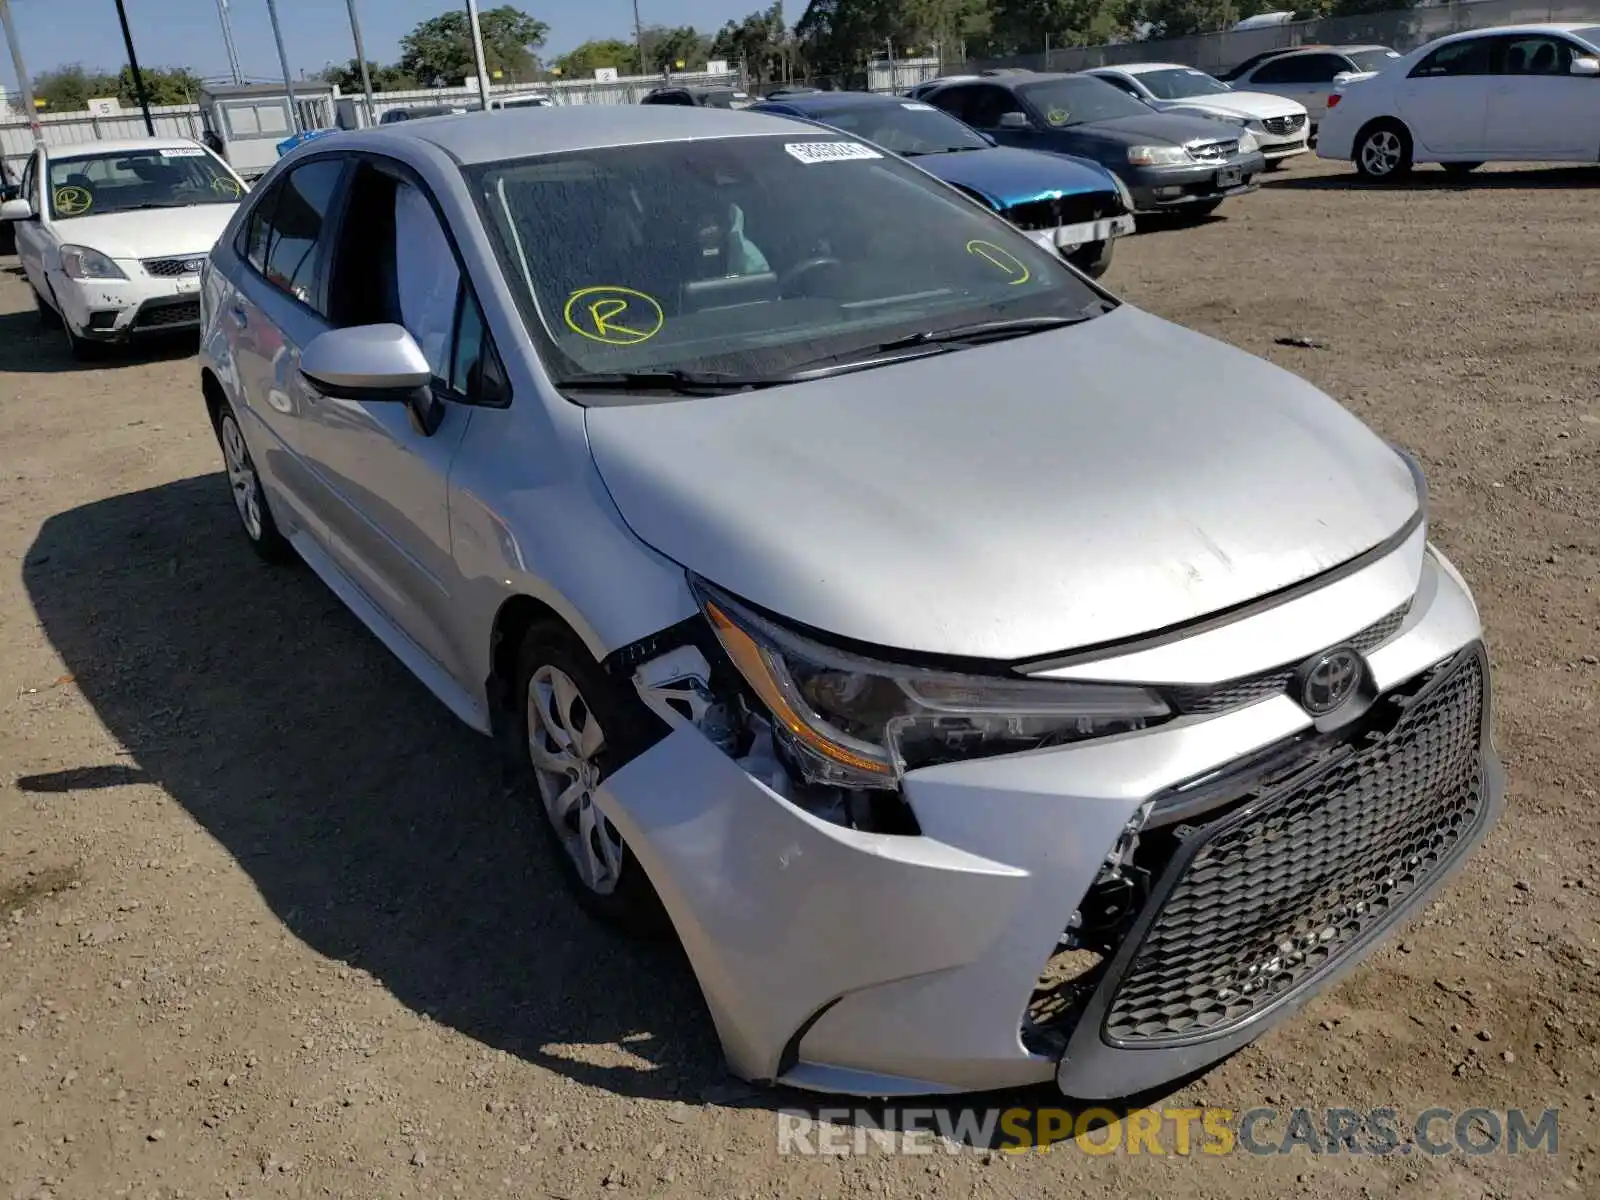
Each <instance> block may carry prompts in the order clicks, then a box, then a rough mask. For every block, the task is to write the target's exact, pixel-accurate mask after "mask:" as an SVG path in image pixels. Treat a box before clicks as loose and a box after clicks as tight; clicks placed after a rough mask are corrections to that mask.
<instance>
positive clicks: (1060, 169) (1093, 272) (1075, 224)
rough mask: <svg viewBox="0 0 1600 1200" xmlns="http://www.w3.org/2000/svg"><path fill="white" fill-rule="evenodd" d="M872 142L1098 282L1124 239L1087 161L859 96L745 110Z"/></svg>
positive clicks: (1118, 199)
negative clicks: (1003, 141)
mask: <svg viewBox="0 0 1600 1200" xmlns="http://www.w3.org/2000/svg"><path fill="white" fill-rule="evenodd" d="M750 111H751V112H768V113H779V114H783V115H785V116H791V117H800V118H803V119H805V120H808V121H812V122H815V123H817V124H821V125H829V126H832V127H833V128H835V129H842V130H844V131H845V132H847V133H852V134H854V135H855V136H857V137H860V138H865V139H866V140H867V141H869V142H874V143H876V144H877V145H879V146H881V147H883V148H884V149H885V150H888V151H891V152H892V153H895V154H898V155H900V156H901V157H902V158H914V159H916V161H917V165H918V166H919V167H921V168H922V169H923V170H925V171H928V172H929V173H930V174H933V175H936V176H938V177H939V178H940V179H942V180H944V181H945V182H946V183H948V184H951V185H952V186H954V187H957V188H960V189H961V190H962V191H963V192H966V193H967V194H968V195H969V196H971V197H973V198H974V199H975V200H977V201H979V202H980V203H982V204H985V205H987V206H988V207H990V208H992V209H994V211H995V212H997V213H999V214H1000V215H1001V216H1002V217H1004V218H1005V219H1006V220H1008V221H1010V222H1011V223H1012V224H1013V225H1015V226H1016V227H1017V228H1019V229H1021V230H1023V231H1024V232H1026V233H1027V234H1029V236H1031V237H1032V238H1033V239H1034V240H1035V241H1036V242H1038V243H1039V244H1040V245H1042V246H1046V247H1054V248H1055V249H1056V250H1058V251H1059V252H1060V253H1061V255H1062V256H1063V257H1064V258H1066V259H1067V261H1069V262H1070V263H1072V264H1073V265H1074V266H1075V267H1077V268H1078V269H1079V270H1081V271H1083V272H1085V273H1086V274H1088V275H1090V276H1093V277H1095V278H1098V277H1099V276H1101V275H1103V274H1105V272H1106V268H1107V267H1109V266H1110V265H1111V245H1112V242H1113V241H1114V240H1115V239H1117V238H1119V237H1121V236H1122V235H1124V234H1127V233H1132V232H1133V203H1132V200H1131V199H1130V197H1129V195H1128V192H1127V189H1126V188H1124V187H1123V185H1122V183H1121V182H1120V181H1119V180H1118V179H1117V177H1116V176H1115V175H1113V174H1112V173H1111V172H1110V171H1108V170H1106V169H1105V168H1104V167H1102V166H1100V164H1098V163H1093V162H1089V161H1088V160H1087V159H1081V158H1074V157H1072V156H1070V155H1065V154H1040V153H1035V152H1034V151H1031V150H1015V149H1011V148H1009V147H1005V146H999V145H996V144H995V142H994V140H993V139H992V138H990V137H989V136H987V135H986V134H982V133H979V132H977V131H976V130H974V129H971V128H969V127H968V126H966V125H963V124H962V123H961V122H960V121H958V120H956V119H955V118H954V117H952V116H950V115H948V114H947V113H943V112H940V111H939V110H938V109H937V108H934V107H933V106H932V105H931V104H924V103H922V102H921V101H919V100H909V99H907V98H906V97H904V96H882V95H874V94H871V93H868V92H817V93H815V94H812V95H805V96H784V97H783V98H781V99H778V100H770V99H769V100H764V101H762V102H761V103H759V104H755V105H752V106H751V108H750Z"/></svg>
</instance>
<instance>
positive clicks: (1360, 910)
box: [1104, 656, 1484, 1046]
mask: <svg viewBox="0 0 1600 1200" xmlns="http://www.w3.org/2000/svg"><path fill="white" fill-rule="evenodd" d="M1483 690H1484V680H1483V668H1482V666H1481V664H1480V662H1479V660H1478V658H1477V657H1476V656H1473V657H1470V658H1468V659H1466V660H1465V661H1463V662H1462V663H1460V664H1459V665H1458V666H1456V667H1455V668H1454V669H1453V671H1452V673H1451V674H1450V675H1449V676H1448V677H1447V678H1445V679H1443V680H1440V681H1437V682H1436V684H1435V686H1434V687H1433V689H1432V690H1431V691H1428V692H1425V693H1424V694H1422V695H1421V696H1420V697H1419V698H1418V699H1417V700H1416V702H1415V703H1414V705H1413V707H1412V708H1411V709H1410V710H1409V711H1407V712H1406V713H1405V714H1404V715H1403V716H1402V717H1401V719H1400V721H1399V722H1398V723H1397V724H1396V726H1395V727H1394V729H1393V730H1392V731H1391V732H1390V734H1389V736H1388V737H1386V738H1384V739H1383V740H1382V741H1381V742H1378V743H1377V744H1375V745H1370V746H1368V747H1366V748H1365V749H1362V750H1359V751H1357V752H1355V753H1353V754H1350V755H1349V756H1347V757H1345V758H1343V759H1340V760H1339V761H1337V762H1336V763H1335V764H1333V765H1332V766H1331V767H1329V768H1328V769H1327V770H1325V771H1324V772H1322V773H1321V774H1319V775H1317V776H1316V777H1314V778H1313V779H1311V780H1310V781H1307V782H1302V783H1299V784H1297V785H1294V786H1293V787H1292V788H1291V790H1289V791H1287V792H1286V793H1285V794H1283V795H1281V796H1278V797H1275V798H1272V799H1270V800H1269V801H1267V802H1266V804H1265V806H1264V807H1263V808H1261V809H1258V810H1256V811H1254V812H1249V815H1248V816H1246V815H1242V814H1240V813H1235V814H1234V815H1233V816H1231V817H1223V818H1222V819H1220V820H1219V821H1218V822H1217V823H1216V825H1215V826H1214V827H1213V828H1212V829H1211V830H1209V831H1208V830H1205V829H1202V830H1200V831H1199V832H1198V833H1197V834H1196V835H1195V836H1198V837H1200V838H1203V839H1206V840H1205V842H1204V844H1203V845H1202V847H1201V849H1200V850H1199V851H1198V852H1197V853H1196V854H1195V856H1194V857H1193V858H1192V859H1191V860H1190V862H1189V864H1188V865H1187V866H1186V867H1185V868H1183V874H1182V876H1181V877H1180V878H1179V880H1178V882H1177V883H1176V885H1175V886H1174V887H1173V889H1172V890H1171V892H1170V893H1169V895H1168V898H1167V899H1166V901H1165V903H1164V904H1163V905H1162V907H1161V910H1160V912H1159V913H1158V914H1157V915H1156V917H1155V919H1154V921H1153V922H1152V924H1151V925H1150V928H1149V932H1148V933H1147V934H1146V935H1145V938H1144V940H1143V942H1142V943H1141V944H1140V945H1139V948H1138V950H1137V951H1136V953H1135V954H1134V956H1133V958H1132V960H1131V962H1130V964H1129V966H1128V968H1127V971H1126V973H1125V974H1124V975H1123V977H1122V979H1121V981H1120V983H1119V984H1118V985H1117V987H1116V992H1115V995H1114V996H1113V997H1112V999H1111V1002H1110V1004H1109V1005H1108V1006H1107V1010H1106V1017H1105V1025H1104V1032H1105V1035H1106V1037H1107V1038H1108V1039H1109V1040H1111V1041H1113V1042H1115V1043H1120V1044H1123V1045H1136V1046H1154V1045H1160V1044H1162V1043H1170V1042H1177V1041H1190V1040H1195V1039H1197V1038H1201V1037H1205V1036H1215V1035H1218V1034H1221V1033H1224V1032H1226V1031H1227V1030H1229V1029H1231V1028H1233V1027H1235V1026H1237V1025H1238V1024H1239V1023H1240V1022H1242V1021H1244V1020H1246V1019H1247V1018H1248V1017H1250V1016H1251V1015H1252V1014H1253V1013H1254V1012H1256V1011H1257V1010H1258V1009H1260V1008H1262V1007H1263V1006H1265V1005H1266V1004H1268V1003H1270V1002H1271V1001H1273V1000H1275V999H1276V998H1277V997H1279V996H1281V995H1283V994H1284V993H1285V992H1289V991H1293V990H1298V989H1299V988H1301V987H1302V986H1304V985H1305V984H1307V983H1308V982H1309V981H1310V980H1311V979H1313V978H1314V977H1315V976H1317V975H1319V974H1320V973H1321V972H1322V971H1323V969H1324V968H1326V967H1328V966H1330V965H1331V964H1333V963H1334V962H1336V961H1338V960H1339V959H1340V958H1341V957H1342V956H1343V954H1344V953H1345V952H1346V951H1347V950H1349V949H1350V947H1351V945H1352V944H1353V943H1354V942H1356V941H1357V940H1358V939H1359V938H1360V937H1361V936H1362V935H1363V934H1364V933H1366V932H1367V931H1368V930H1370V929H1371V928H1372V927H1373V925H1374V924H1377V923H1380V922H1382V921H1384V920H1385V919H1386V918H1388V917H1389V916H1390V915H1391V914H1392V913H1394V912H1395V911H1396V910H1397V909H1399V908H1401V907H1403V906H1404V905H1405V904H1406V902H1407V899H1408V897H1410V896H1411V895H1412V894H1413V893H1415V892H1416V891H1417V889H1418V888H1419V887H1421V886H1423V885H1424V884H1425V883H1426V882H1427V881H1428V880H1429V879H1430V878H1431V876H1432V875H1433V873H1434V871H1435V870H1436V869H1437V868H1438V867H1439V864H1440V863H1441V861H1443V860H1445V859H1447V858H1448V857H1449V856H1450V853H1451V851H1452V849H1453V848H1454V847H1455V846H1456V844H1457V843H1458V842H1459V841H1460V840H1461V838H1462V837H1463V836H1465V835H1467V834H1468V833H1469V832H1470V831H1471V830H1472V828H1473V827H1474V825H1475V824H1476V821H1477V817H1478V815H1479V811H1480V809H1481V806H1482V804H1483V802H1484V801H1483V787H1482V759H1481V755H1480V750H1479V721H1480V716H1481V713H1482V710H1483ZM1246 811H1248V810H1246Z"/></svg>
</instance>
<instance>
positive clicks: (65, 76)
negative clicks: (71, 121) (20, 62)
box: [33, 63, 117, 112]
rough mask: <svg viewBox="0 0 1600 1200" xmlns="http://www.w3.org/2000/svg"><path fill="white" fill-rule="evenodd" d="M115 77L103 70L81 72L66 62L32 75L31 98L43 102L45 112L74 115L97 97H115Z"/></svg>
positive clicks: (80, 68) (77, 66)
mask: <svg viewBox="0 0 1600 1200" xmlns="http://www.w3.org/2000/svg"><path fill="white" fill-rule="evenodd" d="M116 94H117V77H116V76H115V75H107V74H106V73H105V72H104V71H89V70H85V69H84V67H83V64H81V63H70V64H68V65H66V66H60V67H57V68H56V69H55V70H53V71H45V72H43V73H42V74H40V75H36V76H34V79H33V95H34V99H36V100H43V101H44V111H45V112H75V111H78V110H81V109H86V108H88V107H89V101H90V100H92V99H94V98H95V97H97V96H115V95H116Z"/></svg>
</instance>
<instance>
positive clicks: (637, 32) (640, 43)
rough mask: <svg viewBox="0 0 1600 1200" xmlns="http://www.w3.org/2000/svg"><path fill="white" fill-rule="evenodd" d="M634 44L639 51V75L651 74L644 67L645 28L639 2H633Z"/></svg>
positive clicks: (634, 0) (636, 0)
mask: <svg viewBox="0 0 1600 1200" xmlns="http://www.w3.org/2000/svg"><path fill="white" fill-rule="evenodd" d="M633 44H634V46H636V47H637V48H638V50H639V74H641V75H648V74H650V72H649V71H648V70H646V69H645V65H644V26H643V25H641V24H640V23H639V0H633Z"/></svg>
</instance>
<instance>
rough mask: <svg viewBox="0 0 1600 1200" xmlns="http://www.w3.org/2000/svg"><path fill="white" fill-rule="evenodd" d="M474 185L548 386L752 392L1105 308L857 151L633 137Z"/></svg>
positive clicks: (1065, 275) (930, 186) (983, 217)
mask: <svg viewBox="0 0 1600 1200" xmlns="http://www.w3.org/2000/svg"><path fill="white" fill-rule="evenodd" d="M467 174H468V181H469V185H470V186H471V187H472V189H473V191H474V192H475V194H476V197H477V200H478V203H479V204H480V206H481V208H482V211H483V213H484V216H485V218H486V222H487V224H488V225H489V227H490V230H491V233H492V235H493V237H494V240H495V242H496V248H497V251H498V254H499V258H500V262H501V265H502V268H503V269H504V271H505V274H506V277H507V279H508V281H509V282H510V283H511V287H512V290H513V291H514V292H515V293H516V294H517V296H518V299H519V302H520V304H521V308H522V311H523V316H524V319H525V322H526V324H527V326H528V329H529V332H530V334H531V335H532V336H533V339H534V341H535V343H536V345H537V346H538V347H539V349H540V350H541V352H542V353H543V354H544V356H545V357H546V359H547V361H548V363H549V366H550V369H551V372H552V374H553V375H554V376H555V377H556V378H557V380H558V381H560V380H563V379H569V378H571V377H573V376H574V375H579V374H583V373H616V372H662V371H673V370H688V371H695V372H717V373H721V374H728V375H736V376H739V377H741V378H746V379H764V378H771V377H773V376H781V375H784V374H786V373H788V372H791V371H794V370H797V369H801V368H802V367H805V368H810V367H813V366H816V365H818V360H821V359H829V358H839V357H843V356H850V355H859V354H860V353H861V352H862V351H864V350H868V349H870V348H872V347H874V346H877V345H879V344H880V343H882V342H885V341H888V340H892V339H894V338H896V337H900V336H903V335H906V334H911V333H924V332H929V331H937V330H940V329H949V328H953V327H957V326H963V325H966V324H969V323H972V322H975V321H990V320H1005V319H1009V318H1013V317H1052V316H1060V317H1067V318H1074V317H1085V316H1089V315H1093V314H1094V313H1098V312H1100V311H1103V310H1104V308H1107V307H1110V304H1109V303H1108V302H1107V301H1106V300H1105V299H1104V297H1103V296H1102V294H1101V293H1100V292H1098V291H1097V290H1095V289H1094V288H1092V287H1091V286H1090V285H1089V284H1088V283H1086V282H1085V281H1084V280H1083V279H1082V278H1081V277H1080V276H1078V275H1076V274H1075V273H1073V272H1072V271H1071V270H1070V269H1069V268H1068V267H1067V266H1066V265H1065V264H1064V263H1063V262H1062V261H1061V259H1060V258H1059V257H1058V256H1057V255H1055V254H1054V253H1051V252H1048V251H1045V250H1043V249H1041V248H1040V247H1038V246H1037V245H1035V244H1034V243H1033V242H1032V241H1030V240H1029V239H1028V238H1027V237H1025V236H1024V235H1022V234H1020V233H1018V232H1016V231H1015V230H1013V229H1012V228H1011V227H1010V226H1009V225H1007V224H1005V222H1003V221H1001V220H1000V219H999V218H996V217H992V216H989V215H987V214H985V213H984V212H983V211H981V210H980V209H979V208H978V207H977V206H976V205H974V204H972V203H971V202H970V201H968V200H966V199H964V198H963V197H961V196H960V195H958V194H957V193H955V192H953V191H951V190H950V189H948V188H947V187H945V186H944V185H943V184H940V183H938V182H937V181H936V180H933V179H931V178H928V177H927V176H925V175H923V174H922V173H921V172H920V171H917V170H915V169H914V168H913V167H911V166H910V165H909V164H907V163H904V162H901V161H900V160H899V159H897V158H895V157H893V156H886V155H883V154H880V153H878V152H877V151H876V150H874V149H872V148H870V147H867V146H863V145H862V144H861V143H859V142H855V141H842V140H838V139H837V138H835V139H829V138H826V137H816V136H812V137H803V136H802V135H800V134H799V133H798V131H797V133H796V134H793V135H789V136H787V137H773V136H745V137H736V138H716V139H700V140H694V141H674V142H666V143H654V144H651V143H645V144H639V145H631V146H617V147H607V148H604V149H596V150H587V151H578V152H571V153H565V154H558V155H549V156H545V157H540V158H532V159H522V160H520V161H511V162H501V163H491V164H487V165H484V166H480V167H475V168H470V169H469V170H468V172H467Z"/></svg>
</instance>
